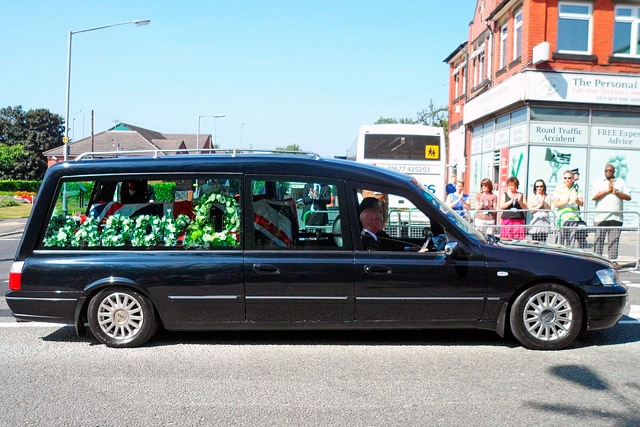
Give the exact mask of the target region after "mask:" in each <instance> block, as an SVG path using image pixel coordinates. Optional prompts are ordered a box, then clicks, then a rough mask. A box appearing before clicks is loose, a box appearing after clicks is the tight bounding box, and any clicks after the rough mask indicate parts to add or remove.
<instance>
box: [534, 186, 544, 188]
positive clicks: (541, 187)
mask: <svg viewBox="0 0 640 427" xmlns="http://www.w3.org/2000/svg"><path fill="white" fill-rule="evenodd" d="M535 187H536V188H544V185H536V186H535Z"/></svg>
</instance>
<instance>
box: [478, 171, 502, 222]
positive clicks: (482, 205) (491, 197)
mask: <svg viewBox="0 0 640 427" xmlns="http://www.w3.org/2000/svg"><path fill="white" fill-rule="evenodd" d="M497 207H498V196H496V195H495V194H494V193H493V183H492V182H491V180H490V179H489V178H485V179H483V180H482V181H480V192H479V193H478V194H477V195H476V216H475V221H474V225H475V226H476V228H477V229H479V230H480V231H482V232H484V233H486V234H493V231H494V230H493V226H494V225H495V223H496V209H497Z"/></svg>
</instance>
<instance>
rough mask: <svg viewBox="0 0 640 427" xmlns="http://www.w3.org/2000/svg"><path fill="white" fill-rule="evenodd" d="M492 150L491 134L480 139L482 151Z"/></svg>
mask: <svg viewBox="0 0 640 427" xmlns="http://www.w3.org/2000/svg"><path fill="white" fill-rule="evenodd" d="M492 150H493V133H490V134H488V135H485V136H483V137H482V151H492Z"/></svg>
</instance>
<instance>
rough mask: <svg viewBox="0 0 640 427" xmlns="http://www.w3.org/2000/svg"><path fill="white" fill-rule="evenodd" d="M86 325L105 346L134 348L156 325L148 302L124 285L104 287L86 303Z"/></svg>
mask: <svg viewBox="0 0 640 427" xmlns="http://www.w3.org/2000/svg"><path fill="white" fill-rule="evenodd" d="M87 314H88V317H89V328H90V329H91V333H92V334H93V335H94V336H95V337H96V339H97V340H98V341H100V342H101V343H103V344H105V345H107V346H108V347H116V348H125V347H137V346H140V345H142V344H144V343H145V342H147V341H148V340H149V339H150V338H151V337H152V336H153V334H154V333H155V332H156V330H157V328H158V320H157V317H156V312H155V310H154V308H153V304H151V301H149V299H147V298H146V297H144V296H143V295H141V294H139V293H137V292H135V291H133V290H130V289H126V288H115V289H110V288H109V289H103V290H102V291H100V292H98V293H97V294H96V295H95V296H94V297H93V298H92V299H91V301H90V302H89V309H88V313H87Z"/></svg>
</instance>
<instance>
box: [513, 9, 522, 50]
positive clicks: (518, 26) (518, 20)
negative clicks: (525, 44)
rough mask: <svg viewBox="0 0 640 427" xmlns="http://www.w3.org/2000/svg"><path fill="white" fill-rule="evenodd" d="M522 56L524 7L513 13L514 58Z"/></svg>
mask: <svg viewBox="0 0 640 427" xmlns="http://www.w3.org/2000/svg"><path fill="white" fill-rule="evenodd" d="M521 56H522V9H520V10H518V11H516V12H514V14H513V60H514V61H515V60H516V59H518V58H520V57H521Z"/></svg>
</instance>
